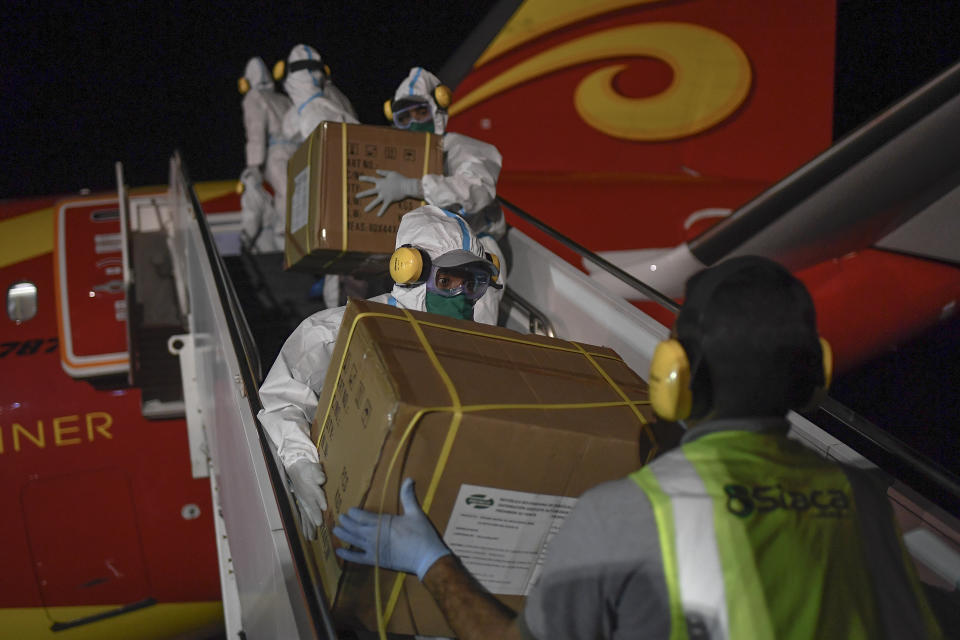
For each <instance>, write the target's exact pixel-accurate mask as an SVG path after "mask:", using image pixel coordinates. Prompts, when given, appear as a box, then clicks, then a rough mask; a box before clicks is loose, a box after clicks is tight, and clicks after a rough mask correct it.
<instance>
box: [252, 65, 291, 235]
mask: <svg viewBox="0 0 960 640" xmlns="http://www.w3.org/2000/svg"><path fill="white" fill-rule="evenodd" d="M243 75H244V77H245V78H246V79H247V82H248V83H249V85H250V90H249V91H247V93H246V94H245V95H244V96H243V102H242V103H241V106H242V108H243V126H244V129H245V131H246V139H247V143H246V147H245V151H246V161H247V169H248V170H249V169H253V168H255V169H257V170H258V171H259V173H260V174H261V175H262V176H263V177H264V178H265V179H266V181H267V182H268V183H270V186H271V187H273V191H274V196H273V198H272V202H271V201H270V198H269V196H268V195H267V194H266V192H265V191H264V190H263V187H262V185H261V184H255V183H254V182H252V181H251V180H250V178H249V177H248V176H250V175H251V174H250V173H249V172H247V171H245V172H244V178H243V182H244V187H245V193H244V198H243V199H242V207H243V217H244V229H245V230H246V231H247V232H248V234H250V235H255V234H256V233H257V232H258V231H259V232H260V234H259V237H258V239H257V246H258V248H260V249H261V250H266V251H275V250H280V249H282V248H283V244H282V231H283V213H284V209H285V208H286V191H287V161H288V160H289V159H290V156H291V155H293V152H294V151H296V149H297V144H298V143H297V142H296V141H295V140H291V139H290V138H288V137H286V136H285V135H284V134H283V118H284V116H285V115H286V113H287V111H289V109H290V107H291V104H292V103H291V102H290V99H289V98H288V97H287V96H285V95H283V94H282V93H278V92H277V91H275V90H274V86H273V78H272V77H271V76H270V72H269V71H268V70H267V65H266V64H264V62H263V59H262V58H260V57H253V58H250V60H248V61H247V65H246V68H245V69H244V73H243ZM253 175H254V176H255V175H256V172H253ZM277 227H279V229H280V232H281V235H280V236H279V238H278V237H276V235H275V234H276V230H277ZM278 240H279V244H277V241H278Z"/></svg>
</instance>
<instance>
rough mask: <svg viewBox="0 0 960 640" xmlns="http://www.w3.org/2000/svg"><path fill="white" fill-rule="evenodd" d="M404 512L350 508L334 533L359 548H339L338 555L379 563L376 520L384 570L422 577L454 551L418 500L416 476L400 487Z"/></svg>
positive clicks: (341, 517) (362, 562)
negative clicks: (414, 485)
mask: <svg viewBox="0 0 960 640" xmlns="http://www.w3.org/2000/svg"><path fill="white" fill-rule="evenodd" d="M400 504H401V505H402V506H403V515H400V516H393V515H381V516H378V515H377V514H375V513H371V512H369V511H364V510H363V509H357V508H356V507H354V508H352V509H350V511H348V512H347V513H345V514H343V515H341V516H340V524H339V525H337V526H336V527H334V528H333V535H335V536H337V537H338V538H340V539H341V540H343V541H344V542H346V543H347V544H351V545H353V546H354V547H357V549H337V555H338V556H340V557H341V558H343V559H344V560H349V561H350V562H359V563H360V564H369V565H372V564H374V563H375V562H376V551H375V549H376V545H377V520H379V521H380V560H379V564H380V566H381V567H383V568H384V569H392V570H393V571H403V572H406V573H414V574H416V576H417V577H418V578H420V580H423V576H424V575H426V573H427V571H428V570H429V569H430V567H432V566H433V563H434V562H436V561H437V560H439V559H440V558H442V557H443V556H445V555H447V554H449V553H451V552H450V549H448V548H447V545H445V544H443V540H441V539H440V536H439V535H438V534H437V531H436V529H434V528H433V525H432V524H431V523H430V519H429V518H427V514H425V513H424V512H423V509H421V508H420V503H419V502H417V494H416V493H414V490H413V479H412V478H407V479H405V480H404V481H403V485H402V486H401V487H400Z"/></svg>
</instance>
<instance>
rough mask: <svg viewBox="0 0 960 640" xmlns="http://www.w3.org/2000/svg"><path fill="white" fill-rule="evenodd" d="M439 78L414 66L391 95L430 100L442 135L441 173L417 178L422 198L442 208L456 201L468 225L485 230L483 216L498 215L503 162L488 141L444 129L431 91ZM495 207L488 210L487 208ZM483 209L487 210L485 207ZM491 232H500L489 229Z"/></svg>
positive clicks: (444, 122)
mask: <svg viewBox="0 0 960 640" xmlns="http://www.w3.org/2000/svg"><path fill="white" fill-rule="evenodd" d="M440 84H441V83H440V79H439V78H437V76H435V75H433V74H432V73H430V72H429V71H427V70H426V69H424V68H423V67H414V68H412V69H410V73H409V74H408V75H407V77H406V78H405V79H404V80H403V82H401V83H400V86H399V87H397V91H396V93H394V96H393V99H394V100H395V101H396V100H401V99H403V98H420V99H423V100H426V101H427V102H428V103H429V104H430V111H431V113H433V130H434V133H436V134H437V135H442V136H443V175H438V174H428V175H426V176H424V177H423V178H422V179H421V180H420V184H421V186H422V187H423V199H424V200H426V202H427V203H429V204H432V205H436V206H438V207H441V208H444V209H451V210H453V209H455V205H459V206H461V207H463V209H464V215H465V217H466V218H467V221H468V222H470V226H471V227H472V228H473V229H474V230H476V231H485V230H487V229H486V227H487V226H488V225H487V224H486V223H485V222H482V221H481V220H482V219H483V218H498V219H500V218H502V213H500V207H499V205H498V204H497V203H496V197H497V179H498V178H499V177H500V169H501V167H502V166H503V158H502V157H501V155H500V152H499V151H498V150H497V148H496V147H495V146H493V145H492V144H488V143H486V142H482V141H480V140H477V139H475V138H471V137H469V136H465V135H461V134H459V133H448V132H447V119H448V116H447V112H446V111H445V110H443V109H440V108H439V107H438V106H437V102H436V100H435V99H434V96H433V92H434V90H435V89H436V88H437V87H438V86H440ZM491 208H493V209H495V212H494V213H490V212H489V209H491ZM485 210H487V211H485ZM491 233H493V235H495V236H499V235H501V234H500V233H497V232H495V231H492V230H491Z"/></svg>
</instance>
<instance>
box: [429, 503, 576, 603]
mask: <svg viewBox="0 0 960 640" xmlns="http://www.w3.org/2000/svg"><path fill="white" fill-rule="evenodd" d="M576 503H577V499H576V498H568V497H564V496H549V495H540V494H536V493H529V492H524V491H508V490H505V489H497V488H495V487H481V486H477V485H472V484H462V485H460V493H459V494H458V495H457V501H456V502H455V503H454V507H453V511H452V512H451V513H450V519H449V520H448V521H447V528H446V531H445V532H444V534H443V541H444V542H445V543H446V545H447V546H448V547H450V550H451V551H453V552H454V553H455V554H457V556H458V557H459V558H460V560H461V562H463V566H464V567H466V568H467V571H469V572H470V573H471V574H472V575H473V577H474V578H476V579H477V581H478V582H479V583H480V584H482V585H483V586H484V587H485V588H486V589H487V591H489V592H490V593H493V594H496V595H506V596H526V595H528V594H529V593H530V589H531V588H533V585H534V584H536V582H537V580H538V579H539V577H540V571H541V570H542V569H543V561H544V558H545V557H546V554H547V547H548V544H549V542H550V539H551V538H552V537H553V536H554V534H556V532H557V531H558V530H559V529H560V525H561V524H563V521H564V520H565V519H566V517H567V515H568V514H569V513H570V510H571V509H573V505H575V504H576Z"/></svg>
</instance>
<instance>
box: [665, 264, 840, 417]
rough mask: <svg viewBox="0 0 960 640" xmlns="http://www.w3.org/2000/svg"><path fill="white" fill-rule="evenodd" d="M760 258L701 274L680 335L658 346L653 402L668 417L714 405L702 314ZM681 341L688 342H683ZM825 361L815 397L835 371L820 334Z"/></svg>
mask: <svg viewBox="0 0 960 640" xmlns="http://www.w3.org/2000/svg"><path fill="white" fill-rule="evenodd" d="M758 260H760V259H758V258H754V257H752V256H750V257H744V258H735V259H733V260H729V261H727V262H725V263H723V264H721V265H720V266H717V267H714V268H713V269H711V270H710V271H709V272H708V273H706V274H704V275H703V276H701V277H702V278H703V279H702V281H700V282H698V283H697V286H696V287H695V289H694V291H692V292H689V291H688V293H692V295H689V296H688V299H687V300H686V301H685V302H684V305H683V309H681V312H680V314H679V315H678V316H677V322H676V324H675V325H674V331H675V334H676V336H677V337H676V338H671V339H669V340H664V341H663V342H661V343H660V344H658V345H657V347H656V349H655V350H654V352H653V359H652V360H651V361H650V376H649V378H648V380H649V393H650V405H651V407H652V408H653V410H654V412H655V413H656V414H657V415H658V416H660V417H661V418H662V419H664V420H669V421H673V422H675V421H679V420H685V419H687V418H688V417H690V415H691V413H692V412H693V410H694V408H695V404H696V408H697V413H698V414H701V413H704V412H705V409H706V408H708V407H709V406H710V395H711V383H710V378H709V373H704V371H703V369H705V367H702V366H701V365H702V364H703V363H702V361H703V349H702V346H701V344H700V342H701V335H702V331H701V327H700V317H701V312H702V310H704V309H706V307H707V306H708V304H709V302H710V299H711V297H712V296H713V293H714V292H715V291H716V289H717V287H719V286H720V285H721V284H723V283H724V282H725V281H726V280H727V279H728V278H729V277H730V276H731V275H732V274H733V273H735V272H737V271H739V270H741V269H744V268H747V267H749V266H753V265H756V264H757V261H758ZM681 340H683V341H684V343H686V348H685V347H684V344H681ZM819 342H820V350H821V354H822V363H823V383H822V387H816V388H815V389H814V393H813V395H812V398H816V397H817V396H818V393H819V392H820V391H822V390H825V389H826V388H827V387H829V386H830V379H831V376H832V373H833V351H832V350H831V348H830V344H829V343H828V342H827V341H826V340H825V339H824V338H823V337H819Z"/></svg>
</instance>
